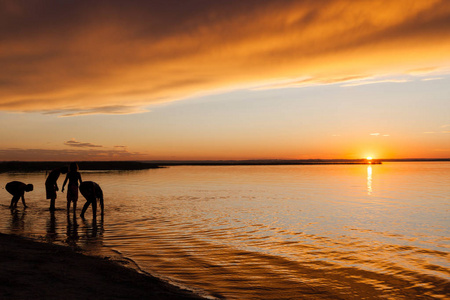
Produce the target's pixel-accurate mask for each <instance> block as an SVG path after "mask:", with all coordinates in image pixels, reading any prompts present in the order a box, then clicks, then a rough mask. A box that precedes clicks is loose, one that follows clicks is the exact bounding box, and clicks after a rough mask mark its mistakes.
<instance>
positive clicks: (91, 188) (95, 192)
mask: <svg viewBox="0 0 450 300" xmlns="http://www.w3.org/2000/svg"><path fill="white" fill-rule="evenodd" d="M80 192H81V194H82V195H83V196H84V198H86V203H85V204H84V206H83V209H82V210H81V215H80V216H81V218H83V219H84V213H85V212H86V210H87V209H88V207H89V205H91V204H92V216H93V218H94V219H95V218H96V217H97V199H100V208H101V211H102V212H101V215H102V217H103V209H104V206H103V191H102V189H101V188H100V186H99V185H98V184H97V183H95V182H93V181H83V183H81V184H80Z"/></svg>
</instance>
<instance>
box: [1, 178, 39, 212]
mask: <svg viewBox="0 0 450 300" xmlns="http://www.w3.org/2000/svg"><path fill="white" fill-rule="evenodd" d="M5 189H6V190H7V191H8V193H10V194H11V195H13V197H12V199H11V205H10V206H9V208H11V209H13V208H16V207H17V202H19V199H20V198H22V204H23V207H24V208H25V207H28V206H27V205H26V204H25V192H31V191H32V190H33V185H32V184H25V183H23V182H20V181H11V182H8V183H7V184H6V186H5Z"/></svg>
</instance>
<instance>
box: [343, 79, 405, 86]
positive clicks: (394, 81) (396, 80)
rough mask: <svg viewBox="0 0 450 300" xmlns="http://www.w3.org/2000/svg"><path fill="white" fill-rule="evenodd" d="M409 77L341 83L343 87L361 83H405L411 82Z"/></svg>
mask: <svg viewBox="0 0 450 300" xmlns="http://www.w3.org/2000/svg"><path fill="white" fill-rule="evenodd" d="M410 81H411V80H409V79H383V80H367V81H357V82H352V83H347V84H343V85H341V86H342V87H352V86H360V85H368V84H380V83H404V82H410Z"/></svg>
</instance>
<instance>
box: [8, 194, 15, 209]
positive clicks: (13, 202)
mask: <svg viewBox="0 0 450 300" xmlns="http://www.w3.org/2000/svg"><path fill="white" fill-rule="evenodd" d="M16 202H17V201H16V196H13V197H12V199H11V205H10V206H9V208H14V205H15V204H16Z"/></svg>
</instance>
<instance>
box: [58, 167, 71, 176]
mask: <svg viewBox="0 0 450 300" xmlns="http://www.w3.org/2000/svg"><path fill="white" fill-rule="evenodd" d="M59 171H60V172H61V173H62V174H66V173H67V172H69V168H68V167H62V168H60V169H59Z"/></svg>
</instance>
